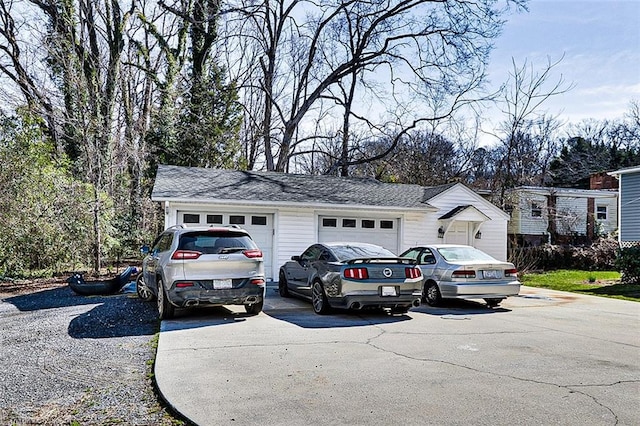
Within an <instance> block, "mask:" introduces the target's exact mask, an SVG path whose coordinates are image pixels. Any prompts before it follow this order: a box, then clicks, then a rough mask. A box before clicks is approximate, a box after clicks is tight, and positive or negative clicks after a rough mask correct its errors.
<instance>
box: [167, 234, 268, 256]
mask: <svg viewBox="0 0 640 426" xmlns="http://www.w3.org/2000/svg"><path fill="white" fill-rule="evenodd" d="M256 248H258V246H257V245H256V244H255V243H254V242H253V240H252V239H251V238H250V237H249V236H248V235H247V234H244V233H241V232H233V231H231V232H228V231H224V232H211V231H199V232H188V233H185V234H183V235H182V236H181V237H180V244H179V246H178V249H179V250H192V251H199V252H201V253H204V254H218V253H230V252H233V251H239V250H245V249H256Z"/></svg>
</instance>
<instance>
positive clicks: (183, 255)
mask: <svg viewBox="0 0 640 426" xmlns="http://www.w3.org/2000/svg"><path fill="white" fill-rule="evenodd" d="M201 254H202V253H200V252H199V251H191V250H176V251H175V252H173V255H172V256H171V259H173V260H192V259H197V258H199V257H200V255H201Z"/></svg>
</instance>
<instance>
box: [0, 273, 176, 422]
mask: <svg viewBox="0 0 640 426" xmlns="http://www.w3.org/2000/svg"><path fill="white" fill-rule="evenodd" d="M0 299H1V302H0V330H2V332H1V334H0V336H1V337H0V369H1V371H2V373H1V374H0V424H3V425H6V424H19V425H20V424H30V425H31V424H47V425H59V424H60V425H62V424H65V425H68V424H79V425H96V424H100V425H104V424H128V425H177V424H185V423H183V422H182V421H180V420H179V419H178V418H177V417H173V415H172V414H171V413H169V412H168V411H167V409H166V408H165V407H164V406H163V405H162V403H161V402H160V400H159V398H158V396H157V395H156V393H155V391H154V383H153V380H152V379H151V372H152V365H151V364H152V362H153V359H154V357H155V347H154V342H155V341H156V333H157V332H158V324H159V323H158V316H157V312H156V310H155V308H154V305H153V304H151V303H145V302H142V301H141V300H140V299H138V298H137V296H136V295H135V293H134V294H117V295H113V296H89V297H87V296H79V295H76V294H75V293H73V292H72V291H71V289H70V288H69V287H68V286H66V285H61V284H58V285H57V287H53V288H49V289H44V290H36V291H29V290H27V292H22V293H20V292H18V293H12V294H7V293H2V287H0Z"/></svg>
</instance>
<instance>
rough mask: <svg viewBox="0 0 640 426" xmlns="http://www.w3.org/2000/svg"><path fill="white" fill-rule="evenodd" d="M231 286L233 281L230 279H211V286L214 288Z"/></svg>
mask: <svg viewBox="0 0 640 426" xmlns="http://www.w3.org/2000/svg"><path fill="white" fill-rule="evenodd" d="M232 287H233V283H232V281H231V280H213V288H215V289H225V288H232Z"/></svg>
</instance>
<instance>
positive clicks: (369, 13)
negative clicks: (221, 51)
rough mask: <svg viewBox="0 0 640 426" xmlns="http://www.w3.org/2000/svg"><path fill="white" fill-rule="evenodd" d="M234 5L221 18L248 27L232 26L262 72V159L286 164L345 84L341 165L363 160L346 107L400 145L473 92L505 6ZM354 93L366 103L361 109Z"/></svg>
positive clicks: (409, 0) (390, 1)
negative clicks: (250, 45)
mask: <svg viewBox="0 0 640 426" xmlns="http://www.w3.org/2000/svg"><path fill="white" fill-rule="evenodd" d="M511 3H513V4H516V5H518V6H524V5H525V3H526V2H525V1H515V2H511ZM232 6H233V7H230V8H229V9H228V10H227V15H226V19H227V22H235V23H236V28H238V27H240V26H241V27H242V28H243V30H244V31H238V32H237V34H242V35H243V36H246V35H249V36H251V37H252V40H254V41H255V46H258V47H259V49H257V48H256V49H255V50H253V52H255V54H256V55H258V58H259V60H260V65H261V66H260V70H261V77H260V78H259V80H258V82H257V84H255V83H254V84H253V85H252V86H251V87H259V88H260V89H261V90H263V93H264V102H265V107H264V109H263V111H262V113H263V117H264V119H263V120H262V121H261V123H262V131H263V134H264V145H265V149H264V155H265V163H266V168H267V169H269V170H278V171H284V170H286V169H287V165H288V163H289V160H290V159H291V156H292V155H294V154H295V152H296V150H295V146H296V144H298V143H299V138H300V137H301V136H302V137H303V138H305V137H306V135H305V131H304V130H305V126H306V127H307V128H313V126H309V120H312V119H313V118H314V116H315V115H316V113H317V109H318V105H319V104H320V103H323V102H326V101H329V102H332V103H335V102H336V99H337V97H336V94H337V93H339V92H340V90H342V94H343V96H342V97H340V99H341V102H340V103H339V104H340V105H341V106H342V108H343V118H342V120H338V121H339V122H342V123H343V124H342V137H343V145H344V146H343V149H342V154H341V161H340V163H341V165H340V167H341V168H342V173H343V174H344V173H345V169H344V168H345V167H347V166H348V165H349V164H357V163H358V161H363V159H359V160H357V161H356V162H355V163H354V162H353V161H351V162H347V161H346V159H345V155H346V153H347V152H348V151H349V148H348V145H349V136H348V131H345V129H347V128H351V125H350V123H349V120H350V118H348V117H347V118H345V117H344V116H345V115H346V116H350V117H351V118H354V117H358V116H359V117H362V118H364V117H366V120H363V121H365V122H367V125H368V127H370V129H372V136H374V135H375V134H377V135H378V136H379V137H392V138H393V140H395V141H396V144H397V143H398V142H399V141H400V140H401V138H402V135H404V134H405V133H406V132H407V131H409V130H410V129H412V128H414V127H416V126H417V125H419V124H420V123H421V122H424V121H429V120H440V119H442V118H443V117H446V116H448V115H450V114H452V113H453V112H454V111H455V110H456V109H458V108H459V107H460V106H461V105H464V104H465V103H468V102H470V101H472V100H474V97H475V96H477V95H476V94H474V91H476V90H477V89H478V88H479V87H480V86H481V84H482V82H483V79H484V66H485V64H486V61H487V55H488V53H489V51H490V49H491V40H492V39H493V38H495V37H496V36H497V35H498V34H499V31H500V29H501V26H502V24H503V21H502V20H501V16H502V14H503V13H504V12H505V11H506V9H498V8H497V7H496V3H495V2H493V1H484V0H483V1H479V2H466V1H455V2H441V1H433V0H432V1H429V0H395V1H394V0H386V1H355V0H352V1H343V2H338V3H334V2H330V3H326V2H325V3H322V4H314V3H312V2H307V1H304V2H303V1H285V0H275V1H265V2H261V3H259V4H255V3H250V2H248V3H238V4H233V5H232ZM302 18H304V19H302ZM249 24H252V26H249ZM364 82H367V84H364ZM339 85H342V86H341V87H342V89H340V88H339ZM332 91H333V93H332ZM433 98H438V99H440V100H441V102H442V107H441V108H440V110H439V111H440V112H441V115H437V116H433V115H424V114H423V111H424V109H423V108H422V104H423V102H424V101H425V100H431V99H433ZM356 99H357V100H358V102H360V103H361V102H363V100H368V101H370V102H372V104H370V105H369V107H368V109H367V110H366V111H365V110H363V111H362V112H359V113H358V112H356V111H355V110H354V108H353V106H354V103H355V102H354V101H355V100H356ZM376 100H377V101H376ZM376 116H377V117H376ZM374 117H375V118H374ZM256 122H258V120H256ZM301 130H302V131H301ZM392 135H396V136H397V137H396V136H392ZM345 142H346V143H345ZM275 144H277V146H275ZM394 146H395V145H393V144H392V147H391V149H393V147H394ZM298 152H299V151H298Z"/></svg>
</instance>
